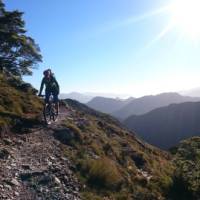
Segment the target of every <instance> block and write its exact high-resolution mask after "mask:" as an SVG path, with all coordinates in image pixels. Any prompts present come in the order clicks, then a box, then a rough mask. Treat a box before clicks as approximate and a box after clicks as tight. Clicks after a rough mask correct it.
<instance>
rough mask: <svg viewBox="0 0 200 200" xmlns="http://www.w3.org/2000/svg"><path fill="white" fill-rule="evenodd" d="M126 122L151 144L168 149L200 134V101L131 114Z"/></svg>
mask: <svg viewBox="0 0 200 200" xmlns="http://www.w3.org/2000/svg"><path fill="white" fill-rule="evenodd" d="M124 124H125V125H126V126H127V127H128V128H129V129H131V130H134V131H135V132H136V133H137V134H138V135H139V136H140V137H141V138H142V139H144V140H145V141H147V142H149V143H150V144H153V145H155V146H157V147H160V148H163V149H168V148H170V147H172V146H174V145H176V144H178V143H179V142H180V140H183V139H185V138H189V137H192V136H198V135H200V102H187V103H181V104H171V105H169V106H167V107H162V108H158V109H155V110H153V111H151V112H149V113H147V114H144V115H140V116H131V117H129V118H128V119H126V120H125V121H124Z"/></svg>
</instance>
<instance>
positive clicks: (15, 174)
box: [0, 108, 80, 200]
mask: <svg viewBox="0 0 200 200" xmlns="http://www.w3.org/2000/svg"><path fill="white" fill-rule="evenodd" d="M72 115H73V113H72V111H67V110H66V109H64V108H62V109H61V114H60V116H59V118H58V121H57V122H56V123H52V124H51V125H49V126H48V127H43V126H41V127H37V128H33V129H32V130H31V132H30V133H28V134H24V135H16V136H13V137H11V138H5V139H3V140H0V199H7V200H8V199H16V200H29V199H30V200H43V199H51V200H54V199H55V200H56V199H58V200H62V199H69V200H79V199H80V197H79V189H80V184H79V183H78V180H77V179H76V178H75V177H74V175H73V172H72V171H71V170H70V169H72V168H73V166H72V164H71V163H70V161H69V160H68V159H67V158H66V157H65V156H64V155H63V152H62V149H61V144H60V142H59V141H58V140H56V139H55V138H54V137H53V133H54V132H55V131H56V129H58V128H59V126H60V124H61V123H62V121H63V120H64V119H65V118H66V117H71V116H72Z"/></svg>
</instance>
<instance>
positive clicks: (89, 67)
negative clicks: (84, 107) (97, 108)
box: [4, 0, 200, 97]
mask: <svg viewBox="0 0 200 200" xmlns="http://www.w3.org/2000/svg"><path fill="white" fill-rule="evenodd" d="M174 1H176V2H178V3H177V5H178V6H177V7H178V8H176V9H174V10H175V11H174V10H173V9H172V8H171V7H170V9H169V5H170V6H171V5H172V4H173V2H174ZM179 1H180V0H165V1H163V0H100V1H99V0H57V1H54V0H42V1H41V0H34V1H32V0H14V1H13V0H4V3H5V4H6V8H7V9H8V10H15V9H17V10H20V11H23V12H24V15H23V19H24V20H25V22H26V30H27V35H29V36H31V37H32V38H34V39H35V41H36V43H37V44H39V46H40V49H41V54H42V56H43V62H42V63H39V65H38V69H37V70H34V71H33V72H34V73H33V76H31V77H24V79H25V80H26V81H28V82H30V83H32V84H33V86H35V87H36V88H37V89H39V87H40V83H41V79H42V72H43V71H44V70H45V69H47V68H51V69H52V71H53V72H54V73H55V76H56V78H57V80H58V82H59V84H60V87H61V93H69V92H72V91H76V92H82V93H84V92H94V93H115V94H125V95H130V96H134V97H139V96H143V95H149V94H158V93H162V92H173V91H182V90H186V89H190V88H195V87H199V85H200V78H199V77H200V67H199V66H200V59H199V52H200V27H199V26H198V25H197V26H196V23H197V22H198V21H199V19H200V15H198V14H196V13H197V12H196V13H195V12H194V9H195V7H197V5H196V4H195V3H193V4H194V6H193V7H192V8H190V6H188V5H187V4H186V5H185V7H184V6H182V7H184V9H185V10H183V8H181V9H182V10H181V9H180V8H179V6H180V3H179ZM184 1H189V0H184ZM191 1H198V0H191ZM173 5H174V4H173ZM199 6H200V4H199ZM180 7H181V6H180ZM188 7H189V9H190V12H189V15H190V16H191V17H187V16H186V17H187V18H184V16H185V13H188V10H187V9H188ZM199 9H200V7H199ZM199 9H198V10H199ZM183 12H184V15H183V14H182V13H183ZM192 13H195V14H196V15H195V16H193V14H192ZM186 22H187V23H186ZM193 24H194V26H192V25H193ZM197 28H199V29H197ZM193 29H194V30H193ZM188 30H190V31H188ZM189 33H190V34H189Z"/></svg>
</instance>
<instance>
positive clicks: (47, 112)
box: [43, 105, 52, 124]
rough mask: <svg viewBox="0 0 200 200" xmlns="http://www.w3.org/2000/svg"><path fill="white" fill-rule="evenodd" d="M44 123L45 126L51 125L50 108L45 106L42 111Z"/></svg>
mask: <svg viewBox="0 0 200 200" xmlns="http://www.w3.org/2000/svg"><path fill="white" fill-rule="evenodd" d="M43 115H44V121H45V123H46V124H51V118H52V117H51V106H50V105H45V106H44V110H43Z"/></svg>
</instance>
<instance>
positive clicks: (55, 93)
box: [52, 92, 59, 114]
mask: <svg viewBox="0 0 200 200" xmlns="http://www.w3.org/2000/svg"><path fill="white" fill-rule="evenodd" d="M52 94H53V102H54V103H55V108H56V114H58V113H59V99H58V93H57V92H53V93H52Z"/></svg>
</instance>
